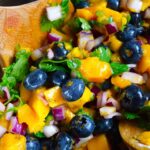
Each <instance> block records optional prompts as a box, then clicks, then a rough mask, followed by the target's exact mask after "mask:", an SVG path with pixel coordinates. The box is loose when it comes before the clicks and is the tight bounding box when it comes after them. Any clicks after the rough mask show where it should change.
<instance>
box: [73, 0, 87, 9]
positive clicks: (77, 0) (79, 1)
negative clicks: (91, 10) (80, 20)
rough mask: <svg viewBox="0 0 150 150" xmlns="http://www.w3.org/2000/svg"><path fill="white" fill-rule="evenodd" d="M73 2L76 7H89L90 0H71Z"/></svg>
mask: <svg viewBox="0 0 150 150" xmlns="http://www.w3.org/2000/svg"><path fill="white" fill-rule="evenodd" d="M71 2H72V3H73V5H74V7H75V8H76V9H78V8H85V7H89V2H88V0H71Z"/></svg>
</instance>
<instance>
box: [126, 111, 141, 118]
mask: <svg viewBox="0 0 150 150" xmlns="http://www.w3.org/2000/svg"><path fill="white" fill-rule="evenodd" d="M123 116H124V117H125V118H126V119H128V120H133V119H137V118H140V116H139V115H138V114H136V113H131V112H126V111H125V112H123Z"/></svg>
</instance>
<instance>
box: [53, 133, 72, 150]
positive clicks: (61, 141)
mask: <svg viewBox="0 0 150 150" xmlns="http://www.w3.org/2000/svg"><path fill="white" fill-rule="evenodd" d="M72 147H73V139H72V137H71V136H70V135H69V134H68V133H65V132H61V133H59V134H58V135H57V136H56V139H55V150H72Z"/></svg>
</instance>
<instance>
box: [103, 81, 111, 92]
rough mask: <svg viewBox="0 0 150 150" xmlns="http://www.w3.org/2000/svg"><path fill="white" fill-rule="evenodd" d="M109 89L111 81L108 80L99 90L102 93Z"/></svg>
mask: <svg viewBox="0 0 150 150" xmlns="http://www.w3.org/2000/svg"><path fill="white" fill-rule="evenodd" d="M111 87H112V84H111V80H110V79H108V80H106V81H105V82H104V83H103V84H102V86H101V89H102V90H103V91H105V90H108V89H110V88H111Z"/></svg>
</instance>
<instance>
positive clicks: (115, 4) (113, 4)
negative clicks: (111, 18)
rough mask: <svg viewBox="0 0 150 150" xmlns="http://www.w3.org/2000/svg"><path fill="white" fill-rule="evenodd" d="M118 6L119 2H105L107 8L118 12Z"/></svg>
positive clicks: (116, 0)
mask: <svg viewBox="0 0 150 150" xmlns="http://www.w3.org/2000/svg"><path fill="white" fill-rule="evenodd" d="M119 5H120V0H107V7H108V8H111V9H113V10H118V9H119Z"/></svg>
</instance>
